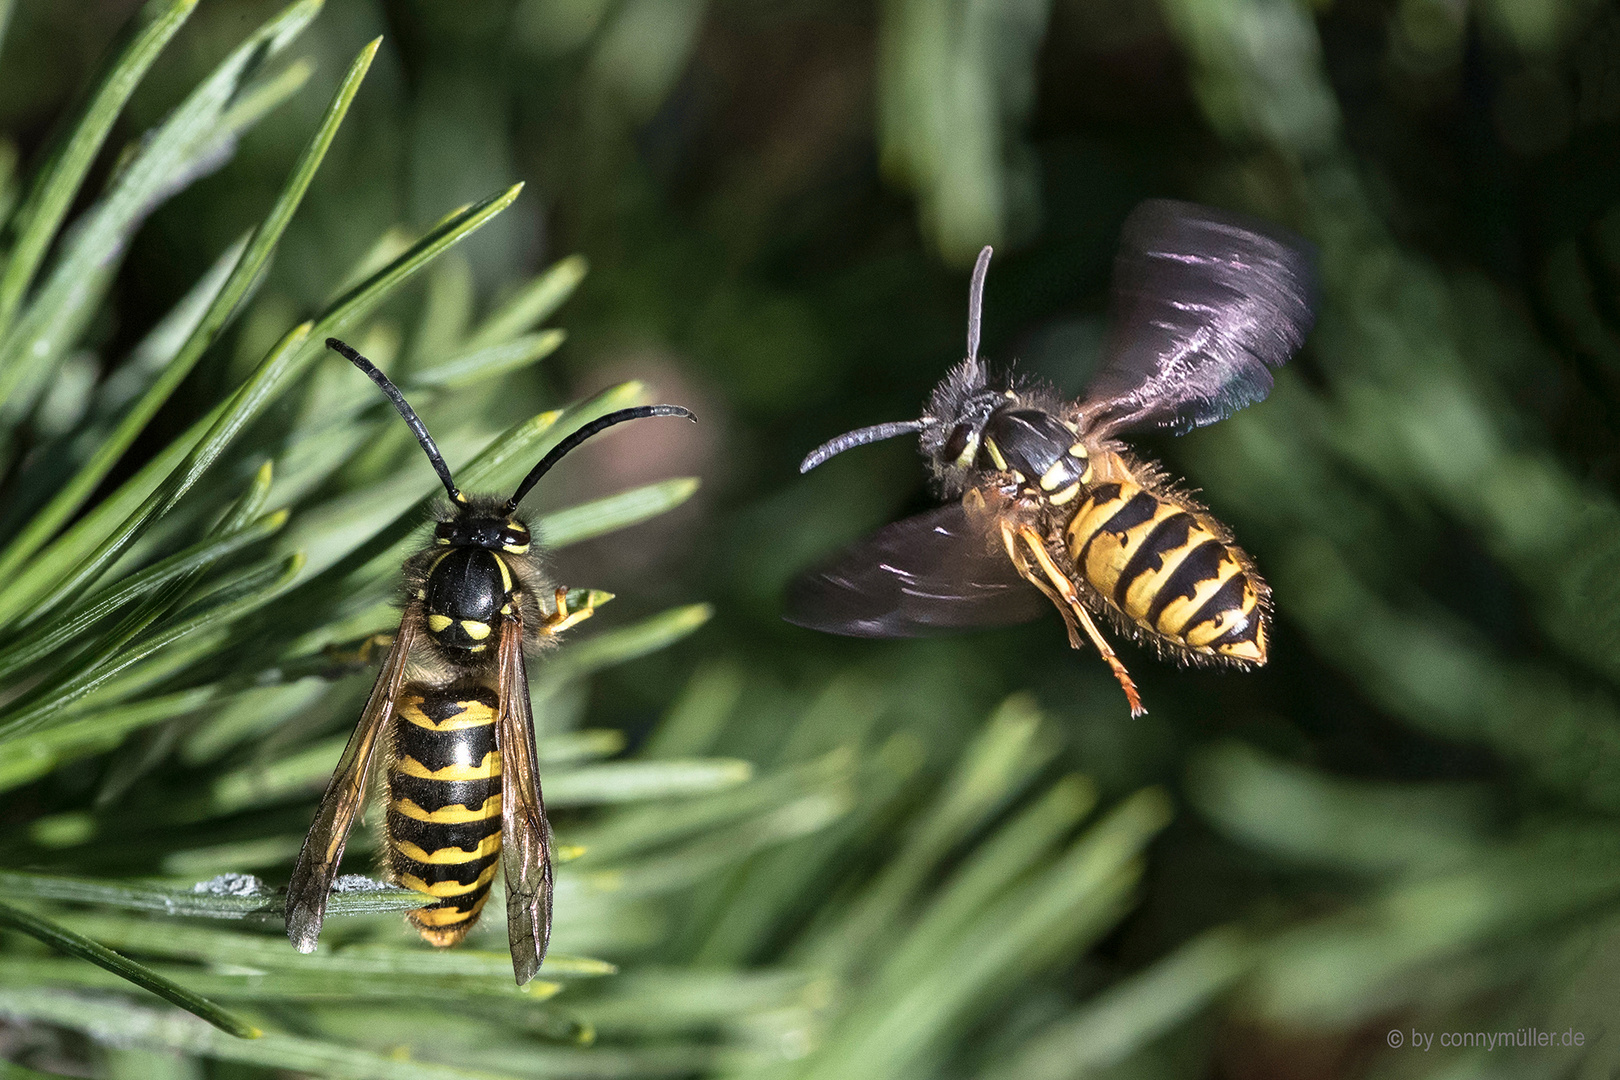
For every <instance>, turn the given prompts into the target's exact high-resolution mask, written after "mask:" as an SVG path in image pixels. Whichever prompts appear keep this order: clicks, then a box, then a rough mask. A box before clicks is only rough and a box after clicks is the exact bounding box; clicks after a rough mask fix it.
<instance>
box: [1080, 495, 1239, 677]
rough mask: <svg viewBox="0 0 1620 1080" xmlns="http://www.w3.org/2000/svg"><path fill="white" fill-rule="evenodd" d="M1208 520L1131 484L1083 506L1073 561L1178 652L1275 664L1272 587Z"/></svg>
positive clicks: (1106, 596)
mask: <svg viewBox="0 0 1620 1080" xmlns="http://www.w3.org/2000/svg"><path fill="white" fill-rule="evenodd" d="M1221 531H1222V530H1221V529H1220V527H1219V526H1217V525H1216V524H1215V523H1214V522H1213V521H1212V520H1211V519H1210V518H1209V517H1208V516H1207V515H1205V514H1204V513H1202V512H1200V511H1197V510H1193V509H1189V508H1187V507H1185V506H1182V505H1178V504H1177V503H1175V502H1172V501H1170V500H1169V499H1165V498H1162V497H1160V496H1159V495H1156V494H1154V493H1153V492H1152V491H1149V490H1148V489H1146V488H1144V487H1142V486H1140V485H1138V484H1135V483H1132V482H1130V481H1129V480H1125V481H1120V482H1118V483H1106V484H1099V485H1098V486H1097V487H1095V488H1093V489H1091V490H1090V491H1088V492H1087V493H1086V495H1085V498H1083V499H1082V500H1081V501H1080V503H1079V505H1078V506H1077V507H1076V508H1075V513H1074V517H1073V518H1071V519H1070V520H1069V525H1068V529H1067V534H1068V544H1069V556H1070V558H1071V559H1072V560H1073V562H1074V565H1075V568H1076V569H1077V570H1078V571H1079V572H1080V574H1081V575H1083V576H1084V578H1085V579H1086V581H1087V582H1088V583H1089V584H1090V585H1091V587H1092V589H1093V590H1095V592H1096V593H1097V594H1098V595H1099V596H1100V597H1101V598H1102V599H1103V600H1104V601H1105V602H1106V603H1108V604H1109V605H1111V606H1112V607H1113V608H1114V609H1115V610H1117V611H1118V612H1120V613H1121V614H1122V615H1124V616H1125V618H1126V619H1128V620H1129V621H1131V622H1133V623H1135V624H1136V625H1137V626H1138V627H1140V628H1141V629H1143V630H1145V631H1147V632H1148V634H1149V635H1151V636H1152V637H1154V638H1156V639H1157V640H1158V641H1160V642H1162V643H1164V644H1165V645H1167V646H1169V647H1170V648H1172V649H1173V650H1184V651H1186V652H1188V653H1191V654H1193V655H1194V656H1199V655H1201V656H1209V657H1217V656H1218V657H1225V658H1227V659H1230V660H1235V661H1240V662H1243V663H1251V664H1263V663H1265V662H1266V609H1265V604H1264V601H1263V596H1264V592H1265V585H1264V584H1263V583H1261V582H1260V580H1259V578H1258V577H1256V576H1255V574H1254V572H1253V570H1252V569H1251V567H1250V565H1249V560H1248V558H1247V557H1246V556H1245V555H1244V554H1243V553H1242V552H1241V551H1239V550H1238V549H1237V548H1235V547H1233V546H1232V545H1231V544H1229V543H1227V542H1226V541H1224V540H1222V539H1221Z"/></svg>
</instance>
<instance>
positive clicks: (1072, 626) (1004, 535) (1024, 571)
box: [970, 492, 1080, 649]
mask: <svg viewBox="0 0 1620 1080" xmlns="http://www.w3.org/2000/svg"><path fill="white" fill-rule="evenodd" d="M970 494H977V492H970ZM1001 542H1002V545H1003V546H1005V547H1006V549H1007V558H1009V559H1011V560H1012V564H1013V568H1014V569H1016V570H1017V571H1018V573H1019V574H1021V575H1022V576H1023V578H1024V580H1025V581H1027V582H1029V583H1030V584H1031V585H1033V586H1035V587H1036V588H1037V589H1039V590H1041V594H1042V595H1044V596H1045V597H1046V598H1047V599H1048V600H1050V601H1052V606H1053V607H1055V608H1057V610H1058V614H1059V615H1061V616H1063V627H1064V629H1066V630H1067V631H1068V632H1069V648H1071V649H1078V648H1080V624H1079V623H1077V622H1075V620H1074V612H1072V611H1070V610H1069V605H1067V604H1065V603H1064V602H1063V597H1061V596H1059V595H1058V594H1057V593H1056V592H1055V591H1053V589H1052V586H1050V585H1048V584H1047V583H1046V580H1045V579H1044V578H1043V577H1041V575H1040V574H1038V573H1036V572H1035V570H1033V569H1032V568H1031V567H1030V565H1029V560H1028V559H1026V558H1024V553H1023V551H1022V550H1021V549H1020V548H1019V546H1018V538H1017V536H1016V535H1015V534H1014V533H1013V531H1012V526H1010V525H1008V524H1006V523H1005V522H1003V523H1002V526H1001Z"/></svg>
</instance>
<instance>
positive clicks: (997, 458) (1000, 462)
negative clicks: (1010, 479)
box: [984, 439, 1023, 481]
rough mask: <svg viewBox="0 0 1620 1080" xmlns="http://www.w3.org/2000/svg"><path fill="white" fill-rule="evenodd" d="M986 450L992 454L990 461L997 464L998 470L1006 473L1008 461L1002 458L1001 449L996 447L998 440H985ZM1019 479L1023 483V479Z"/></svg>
mask: <svg viewBox="0 0 1620 1080" xmlns="http://www.w3.org/2000/svg"><path fill="white" fill-rule="evenodd" d="M984 448H985V449H986V450H988V451H989V452H990V460H991V461H993V462H995V463H996V468H998V469H1000V470H1002V471H1003V472H1005V471H1006V469H1007V459H1006V458H1004V457H1002V456H1001V447H999V446H997V445H996V440H994V439H986V440H984ZM1019 479H1020V481H1022V479H1023V478H1022V477H1020V478H1019Z"/></svg>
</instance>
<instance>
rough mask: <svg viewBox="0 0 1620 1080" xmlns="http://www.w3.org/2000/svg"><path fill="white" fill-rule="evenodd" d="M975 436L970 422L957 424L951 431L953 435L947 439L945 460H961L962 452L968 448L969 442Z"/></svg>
mask: <svg viewBox="0 0 1620 1080" xmlns="http://www.w3.org/2000/svg"><path fill="white" fill-rule="evenodd" d="M972 438H973V428H972V426H971V425H968V424H957V425H956V427H955V428H954V429H952V431H951V437H950V438H948V439H946V440H945V460H946V461H949V462H953V463H955V462H960V461H961V459H962V454H963V452H964V451H966V450H967V448H968V442H969V440H971V439H972Z"/></svg>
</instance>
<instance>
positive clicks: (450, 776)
mask: <svg viewBox="0 0 1620 1080" xmlns="http://www.w3.org/2000/svg"><path fill="white" fill-rule="evenodd" d="M393 771H394V772H397V773H400V774H402V775H404V776H416V777H420V778H421V779H423V780H442V781H452V780H491V779H494V778H495V777H497V776H499V775H501V752H500V751H499V750H491V751H490V752H489V753H487V754H485V755H484V760H482V761H480V762H479V763H478V764H476V765H446V766H445V767H444V768H442V769H430V768H428V767H427V766H426V765H423V764H422V763H421V762H420V761H417V760H416V759H415V758H413V757H406V756H401V757H400V758H399V759H398V760H397V761H395V762H394V768H393Z"/></svg>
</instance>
